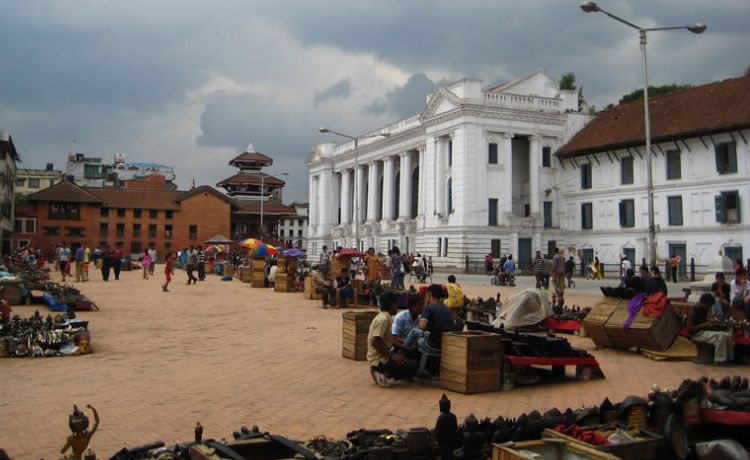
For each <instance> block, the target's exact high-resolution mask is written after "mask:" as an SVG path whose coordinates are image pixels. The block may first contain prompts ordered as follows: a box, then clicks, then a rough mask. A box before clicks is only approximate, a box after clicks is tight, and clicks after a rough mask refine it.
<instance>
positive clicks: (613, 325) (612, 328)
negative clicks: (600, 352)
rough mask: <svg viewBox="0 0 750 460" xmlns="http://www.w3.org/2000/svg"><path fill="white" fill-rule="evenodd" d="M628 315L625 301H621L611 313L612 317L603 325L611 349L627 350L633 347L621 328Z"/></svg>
mask: <svg viewBox="0 0 750 460" xmlns="http://www.w3.org/2000/svg"><path fill="white" fill-rule="evenodd" d="M623 302H624V305H623ZM629 315H630V312H629V311H628V307H627V301H622V302H621V303H619V304H618V305H617V308H615V311H613V312H612V315H611V316H610V317H609V319H608V320H607V323H606V324H605V325H604V330H605V331H606V332H607V336H608V337H609V341H610V342H612V348H614V349H616V350H627V349H628V348H630V347H632V346H633V345H631V343H630V340H629V339H628V336H627V334H626V333H625V329H623V328H622V326H623V324H625V320H627V319H628V316H629Z"/></svg>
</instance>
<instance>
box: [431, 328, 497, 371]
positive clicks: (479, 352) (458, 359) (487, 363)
mask: <svg viewBox="0 0 750 460" xmlns="http://www.w3.org/2000/svg"><path fill="white" fill-rule="evenodd" d="M502 349H503V344H502V340H501V338H500V335H499V334H494V333H491V332H481V331H468V332H446V333H444V334H443V348H442V351H441V358H440V365H441V368H448V369H453V370H461V369H472V370H486V369H496V368H497V369H500V359H501V358H502Z"/></svg>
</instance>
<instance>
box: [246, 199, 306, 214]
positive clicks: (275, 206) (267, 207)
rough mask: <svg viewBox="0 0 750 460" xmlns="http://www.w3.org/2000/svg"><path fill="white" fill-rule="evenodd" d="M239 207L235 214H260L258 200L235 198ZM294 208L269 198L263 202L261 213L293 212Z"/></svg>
mask: <svg viewBox="0 0 750 460" xmlns="http://www.w3.org/2000/svg"><path fill="white" fill-rule="evenodd" d="M237 202H238V203H239V204H240V208H239V209H238V210H237V211H235V214H260V200H237ZM295 212H296V211H295V209H294V208H292V207H291V206H287V205H285V204H283V203H281V202H280V201H277V200H269V201H266V202H264V203H263V214H277V215H287V214H295Z"/></svg>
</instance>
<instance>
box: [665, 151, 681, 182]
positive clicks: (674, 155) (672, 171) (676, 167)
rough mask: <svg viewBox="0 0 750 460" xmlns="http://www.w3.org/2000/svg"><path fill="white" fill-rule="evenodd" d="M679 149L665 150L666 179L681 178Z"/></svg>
mask: <svg viewBox="0 0 750 460" xmlns="http://www.w3.org/2000/svg"><path fill="white" fill-rule="evenodd" d="M680 156H681V155H680V151H679V150H667V180H672V179H681V178H682V162H681V159H680Z"/></svg>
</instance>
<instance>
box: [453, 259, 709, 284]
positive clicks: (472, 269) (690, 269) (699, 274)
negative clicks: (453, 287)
mask: <svg viewBox="0 0 750 460" xmlns="http://www.w3.org/2000/svg"><path fill="white" fill-rule="evenodd" d="M516 263H517V267H518V272H519V273H518V274H519V275H529V274H531V262H530V261H529V262H516ZM634 268H635V269H636V274H637V273H638V267H637V266H636V267H634ZM599 269H600V271H601V273H602V278H604V279H619V278H621V277H622V274H621V273H620V264H619V263H601V264H600V265H599ZM659 270H660V271H661V273H662V277H663V278H665V279H671V276H672V271H671V270H672V269H671V267H670V266H669V264H668V263H663V264H659ZM707 271H708V265H701V264H696V263H695V260H694V259H690V260H689V261H687V263H686V264H682V265H680V267H679V270H678V278H679V280H680V281H690V282H692V281H696V280H698V281H700V280H702V279H703V277H704V276H705V275H706V272H707ZM464 273H466V274H474V275H483V274H486V273H487V270H486V267H485V263H484V260H471V259H469V257H468V256H467V257H466V259H465V261H464ZM574 276H576V277H585V276H586V267H585V266H583V265H582V264H580V263H579V264H578V265H576V271H575V274H574Z"/></svg>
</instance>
